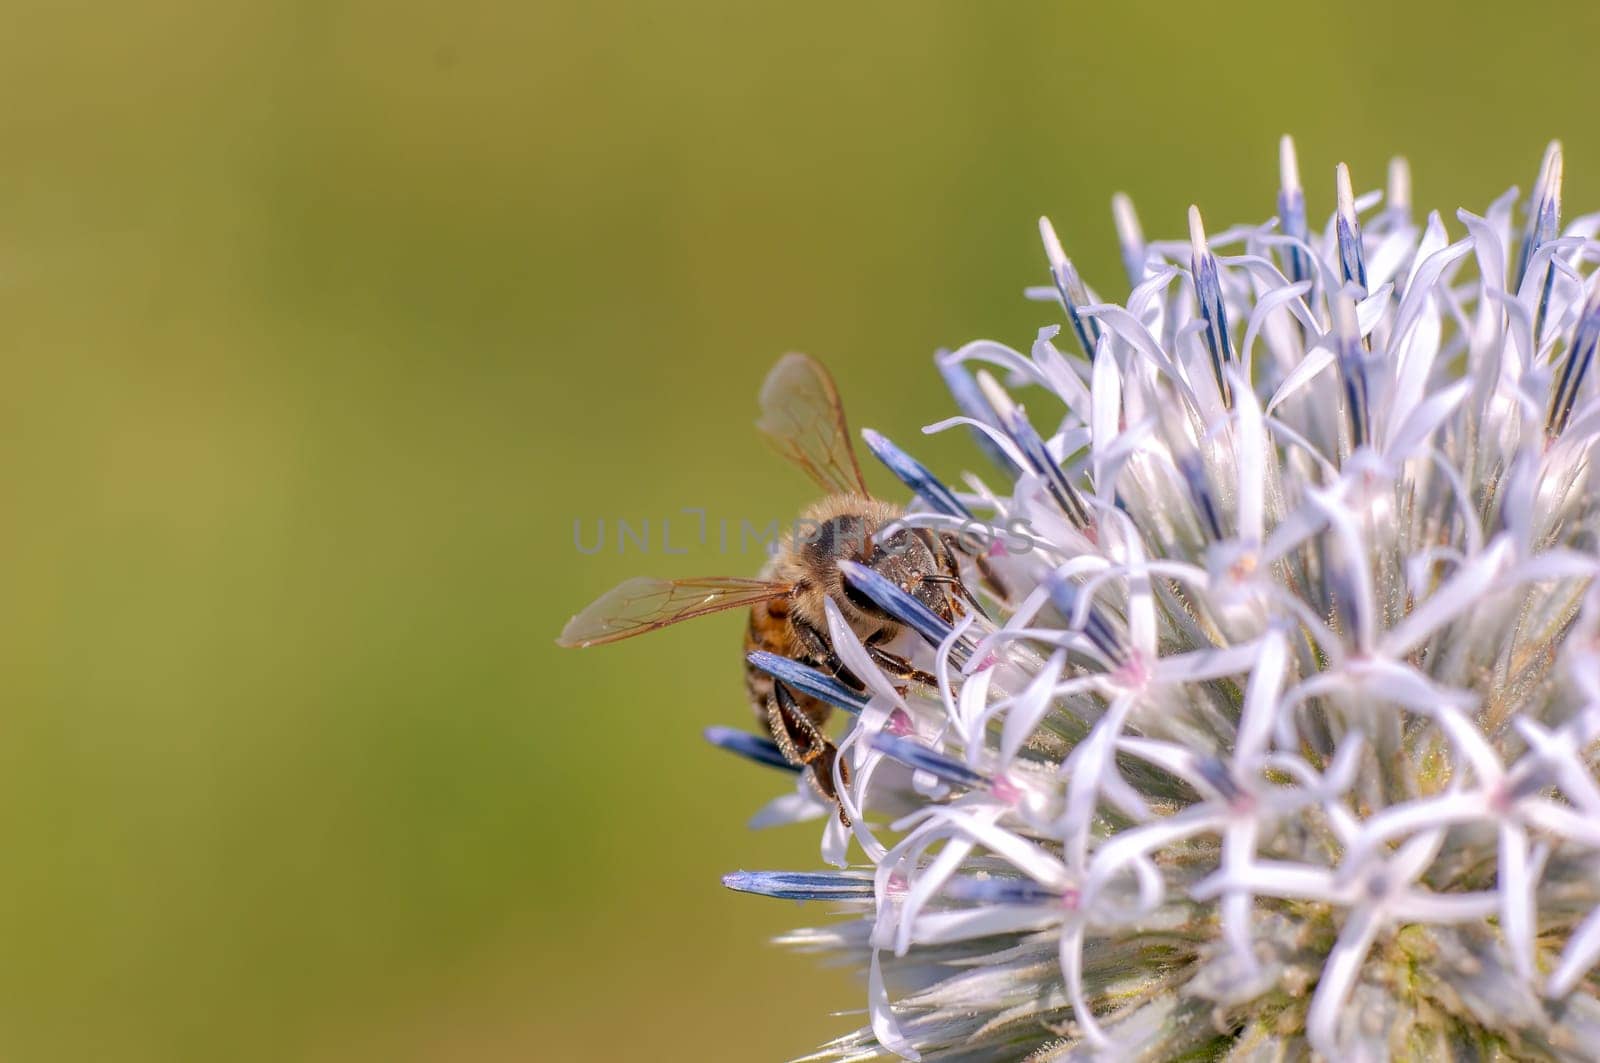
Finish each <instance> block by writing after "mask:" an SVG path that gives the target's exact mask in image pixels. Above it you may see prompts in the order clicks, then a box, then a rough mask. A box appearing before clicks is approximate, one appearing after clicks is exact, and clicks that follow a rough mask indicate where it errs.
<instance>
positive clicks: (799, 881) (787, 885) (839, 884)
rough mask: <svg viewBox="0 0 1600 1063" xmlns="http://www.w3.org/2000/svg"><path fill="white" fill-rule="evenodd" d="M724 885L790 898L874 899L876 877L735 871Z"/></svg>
mask: <svg viewBox="0 0 1600 1063" xmlns="http://www.w3.org/2000/svg"><path fill="white" fill-rule="evenodd" d="M722 884H723V885H724V886H726V887H728V888H729V889H730V890H737V891H738V892H740V893H757V894H760V895H761V896H763V897H777V898H779V899H780V900H786V901H841V900H843V901H870V900H871V899H872V877H871V876H870V875H863V874H860V873H859V872H850V871H735V872H733V873H731V874H727V875H723V876H722Z"/></svg>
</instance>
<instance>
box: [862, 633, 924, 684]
mask: <svg viewBox="0 0 1600 1063" xmlns="http://www.w3.org/2000/svg"><path fill="white" fill-rule="evenodd" d="M882 638H883V633H882V632H878V633H877V634H874V635H872V636H870V637H868V639H867V641H866V642H865V643H863V645H864V646H866V648H867V656H869V657H871V658H872V663H873V664H875V665H877V666H878V667H879V668H882V669H883V670H884V671H885V672H886V673H888V674H889V676H890V677H891V678H894V679H902V680H905V681H907V682H911V683H921V684H922V685H923V686H929V687H936V686H938V685H939V679H938V677H937V676H935V675H932V674H931V673H928V672H924V671H923V670H922V669H920V668H917V667H914V666H913V665H912V664H911V662H910V661H908V660H906V659H905V658H904V657H901V656H900V655H899V654H896V653H890V652H889V651H888V650H886V649H884V648H883V647H882V646H880V645H878V643H879V642H880V641H881V640H882Z"/></svg>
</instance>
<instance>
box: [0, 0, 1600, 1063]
mask: <svg viewBox="0 0 1600 1063" xmlns="http://www.w3.org/2000/svg"><path fill="white" fill-rule="evenodd" d="M3 15H4V24H5V26H6V31H5V33H4V34H3V42H0V356H3V359H4V363H3V364H4V370H5V379H4V382H3V386H0V493H3V499H4V512H5V516H4V518H3V520H0V541H3V547H4V548H3V549H0V578H3V584H0V585H3V586H4V588H5V591H6V593H5V601H6V607H5V608H4V609H0V627H3V631H0V677H3V678H0V684H3V687H0V690H3V695H4V696H3V715H0V720H3V721H4V733H3V740H0V750H3V753H0V757H3V763H0V854H3V871H0V942H3V943H4V947H3V948H0V1057H3V1058H5V1059H8V1060H12V1059H15V1060H215V1059H232V1060H282V1059H294V1060H317V1061H321V1060H352V1059H372V1060H402V1061H404V1060H429V1061H433V1060H495V1061H498V1060H531V1059H551V1060H555V1059H561V1060H565V1059H652V1060H728V1061H747V1060H766V1059H775V1058H780V1057H783V1056H785V1055H791V1054H795V1053H798V1052H800V1051H802V1050H804V1049H807V1048H808V1047H810V1046H812V1045H813V1044H814V1043H816V1042H817V1041H818V1040H820V1039H822V1038H823V1037H824V1036H826V1035H829V1034H832V1033H835V1032H839V1031H842V1030H844V1029H847V1028H849V1027H852V1026H853V1025H855V1024H856V1021H857V1019H856V1018H854V1017H836V1018H830V1017H828V1015H827V1013H828V1012H830V1011H832V1010H838V1009H848V1008H855V1007H858V1006H859V1004H860V1003H861V1002H862V1000H863V999H864V996H863V993H862V990H861V987H860V986H859V985H858V984H856V983H855V981H854V979H853V978H851V977H850V976H849V975H848V974H847V973H845V972H840V971H837V970H829V969H825V968H822V967H820V966H819V965H818V964H817V963H816V962H814V961H812V960H811V959H808V958H805V957H793V956H788V955H785V954H782V953H780V952H779V951H777V950H775V949H773V948H771V947H769V946H768V945H766V944H765V939H766V938H768V937H770V936H771V935H772V934H775V933H777V932H778V931H780V930H782V929H784V928H787V927H789V926H791V925H794V924H797V923H805V922H808V921H810V920H813V919H818V918H820V917H821V913H820V912H815V911H808V910H802V909H797V908H795V907H793V906H789V905H783V904H778V903H776V902H762V901H760V900H757V899H753V898H747V897H739V896H734V895H731V894H728V893H726V892H724V891H723V890H722V889H721V887H720V886H719V885H718V883H717V876H718V875H719V874H720V873H722V872H723V871H726V870H731V869H734V868H738V867H752V868H758V867H787V866H810V865H812V864H813V863H814V862H815V860H816V849H815V843H816V831H815V829H813V827H810V826H807V827H800V828H791V829H787V830H781V831H777V832H771V833H761V834H751V833H749V832H747V831H746V829H745V827H744V823H745V820H746V819H747V817H748V816H749V814H750V813H751V812H752V811H753V810H754V809H755V808H756V807H757V806H758V805H759V804H760V802H762V801H763V800H765V799H766V798H767V797H768V796H771V795H772V794H774V793H776V792H778V788H779V787H780V786H782V785H783V781H782V779H781V778H780V777H779V776H777V775H776V774H775V773H771V772H767V771H764V770H762V769H758V768H754V767H748V766H745V765H742V764H740V763H737V762H735V761H734V760H733V759H731V758H729V757H727V756H726V755H725V754H721V753H718V752H717V751H715V750H712V749H709V748H708V747H706V746H705V745H704V744H703V742H702V740H701V737H700V732H701V730H702V729H703V728H704V727H705V726H706V725H708V724H712V723H725V724H735V725H741V726H742V725H747V723H748V715H747V712H746V709H745V708H744V706H743V704H742V702H741V684H740V678H739V662H738V660H737V652H736V646H737V644H738V640H739V631H740V625H741V623H742V620H741V619H739V618H737V617H734V616H724V617H719V618H716V619H711V620H705V621H703V622H700V623H698V624H694V625H688V626H685V627H682V628H678V629H674V630H672V631H670V632H665V633H662V634H659V635H657V636H655V637H653V638H650V639H646V640H641V641H639V642H637V643H630V644H627V645H621V646H614V647H609V648H605V649H598V650H592V651H588V652H585V653H570V652H562V651H558V650H556V649H555V648H554V647H553V646H552V644H551V640H552V638H553V636H554V635H555V633H556V632H557V630H559V628H560V626H561V623H562V622H563V621H564V620H565V618H566V617H567V616H568V615H569V614H570V613H571V612H573V611H574V610H575V609H576V608H578V607H579V606H581V605H582V604H583V603H584V602H586V601H587V600H588V599H589V598H590V597H592V596H593V595H595V594H597V593H599V592H600V591H602V590H604V589H605V588H607V587H609V586H610V585H611V584H612V583H614V582H615V581H617V580H619V579H621V578H623V577H625V576H629V575H634V574H639V573H642V572H652V573H658V574H662V575H688V574H693V573H697V572H719V571H722V572H731V573H750V572H752V571H753V570H754V569H755V567H756V566H757V564H758V559H757V558H755V557H751V556H744V557H741V556H737V555H735V556H731V557H725V556H719V555H718V553H717V552H716V551H715V550H714V549H710V550H707V549H696V550H694V551H692V552H691V554H690V555H689V556H682V557H678V556H670V557H669V556H663V555H662V554H661V553H660V550H659V542H658V541H657V542H655V544H654V545H655V547H656V549H654V550H653V551H652V556H644V555H643V554H641V553H640V552H639V551H638V550H636V549H630V550H629V551H627V552H625V553H622V554H620V555H619V553H618V552H617V550H616V547H615V541H614V540H613V539H608V541H607V548H606V550H605V552H603V553H601V554H599V555H596V556H592V557H590V556H584V555H582V554H580V553H579V552H578V551H577V550H576V549H575V547H574V541H573V523H574V521H575V520H579V521H584V522H586V523H585V524H584V527H585V529H586V535H589V534H592V531H593V528H594V522H595V521H597V520H600V519H604V520H606V521H608V522H614V521H616V520H617V519H621V518H626V519H629V520H631V521H634V522H638V521H640V520H644V519H649V520H651V521H652V528H653V532H652V534H653V536H655V537H656V539H657V540H658V539H659V521H660V520H661V519H662V518H664V517H671V516H673V515H674V514H676V513H677V512H678V510H679V509H680V507H685V506H703V507H706V508H707V509H708V510H709V512H710V514H711V516H712V518H713V519H716V518H718V517H727V518H730V519H735V520H737V519H738V518H742V517H747V518H749V519H752V520H755V521H758V522H759V523H765V521H766V520H768V519H771V518H775V517H785V516H788V515H790V514H791V513H792V512H793V511H794V510H795V509H797V508H798V506H799V505H800V504H801V503H803V502H805V501H807V500H808V497H809V493H810V489H809V487H808V485H807V484H806V483H805V482H804V481H803V480H802V479H801V478H800V477H799V476H798V475H796V474H794V473H792V472H791V471H790V470H788V469H786V468H784V467H782V466H781V465H780V464H779V463H778V462H777V461H776V460H775V459H772V458H770V457H769V456H768V454H767V453H766V452H765V451H764V449H763V448H762V447H760V446H759V445H758V444H757V442H756V438H755V436H754V433H753V431H752V430H751V421H752V419H753V416H754V394H755V390H756V388H757V385H758V383H759V381H760V379H761V377H762V374H763V373H764V371H765V370H766V368H767V366H768V365H769V364H770V363H771V361H772V359H773V358H774V357H775V356H776V355H777V354H778V353H780V352H782V351H784V350H787V349H804V350H808V351H811V352H813V353H815V354H817V355H819V356H820V357H822V358H824V359H825V360H826V361H827V362H829V363H830V364H831V366H832V367H833V369H834V371H835V373H836V375H837V376H838V377H839V379H840V383H841V387H842V389H843V391H844V393H845V395H846V397H847V400H848V403H849V406H850V409H851V412H852V415H853V419H854V421H855V422H856V423H857V424H870V425H873V426H875V427H878V428H880V429H882V430H883V431H885V432H887V433H888V434H890V435H891V436H892V437H894V438H897V439H899V440H901V441H902V442H903V443H905V444H907V445H909V446H911V447H912V448H913V449H915V450H916V451H917V452H918V453H919V454H921V455H923V456H924V457H925V458H927V459H928V460H929V461H930V462H931V463H933V464H935V466H936V467H940V468H943V469H946V470H947V471H952V472H953V471H955V470H956V469H958V468H959V467H960V465H961V464H962V463H963V462H965V461H966V460H967V454H966V451H965V446H964V444H963V443H962V441H960V440H956V439H935V440H923V439H921V438H919V437H918V434H917V428H918V426H920V425H921V424H923V423H926V422H928V421H932V420H935V419H937V418H939V417H942V416H944V415H946V414H947V413H948V412H949V410H950V404H949V402H948V400H947V399H946V398H945V397H944V396H943V395H942V394H941V391H940V388H939V385H938V383H937V379H936V376H935V374H934V373H933V372H932V371H931V368H930V364H929V356H930V354H931V353H932V352H933V351H934V350H935V349H936V348H937V347H939V346H941V345H954V344H958V343H960V342H963V341H965V340H968V339H971V338H975V337H979V336H987V337H991V338H995V339H1000V340H1005V341H1008V342H1010V343H1012V344H1014V345H1025V344H1026V343H1027V342H1028V341H1029V340H1030V339H1031V337H1032V335H1033V330H1034V329H1035V328H1036V327H1037V326H1038V325H1040V324H1045V323H1049V322H1051V321H1052V320H1054V315H1053V314H1052V313H1051V311H1050V308H1049V307H1045V306H1038V305H1030V304H1026V303H1024V302H1023V301H1022V300H1021V298H1020V290H1021V288H1022V287H1023V286H1024V285H1025V284H1028V283H1037V282H1039V281H1041V280H1043V278H1044V272H1043V257H1042V254H1041V252H1040V251H1039V249H1038V246H1037V243H1036V238H1035V235H1034V220H1035V218H1036V216H1037V215H1038V214H1039V213H1041V212H1048V213H1049V214H1050V215H1051V216H1052V217H1053V218H1054V220H1055V221H1056V224H1057V227H1058V228H1059V229H1060V231H1061V233H1062V235H1063V238H1064V239H1065V240H1066V241H1067V243H1068V245H1069V248H1070V250H1071V251H1072V252H1073V253H1074V255H1075V256H1076V257H1077V259H1078V261H1079V264H1080V266H1081V267H1082V268H1083V271H1084V273H1085V275H1086V276H1087V278H1088V279H1089V281H1090V282H1091V283H1092V284H1096V285H1098V286H1099V287H1100V288H1101V290H1102V291H1103V292H1105V293H1107V294H1111V295H1117V296H1120V295H1121V294H1122V288H1121V283H1120V270H1119V267H1118V265H1117V262H1118V259H1117V256H1116V249H1115V243H1114V240H1113V235H1112V230H1111V225H1110V221H1109V215H1108V211H1107V200H1108V197H1109V196H1110V194H1111V193H1112V192H1113V191H1115V190H1118V189H1121V190H1125V191H1127V192H1129V193H1130V194H1132V195H1133V196H1134V198H1135V200H1136V202H1137V203H1138V204H1139V207H1140V210H1141V214H1142V217H1143V219H1144V222H1145V226H1146V229H1147V231H1148V232H1150V233H1151V234H1152V235H1166V236H1174V235H1180V234H1181V233H1182V231H1183V229H1182V219H1183V214H1182V211H1183V209H1184V207H1185V206H1186V205H1187V204H1188V203H1189V202H1190V201H1191V200H1192V201H1195V202H1198V203H1199V204H1200V205H1201V207H1202V209H1204V210H1205V211H1206V214H1207V217H1208V218H1209V219H1210V220H1211V222H1212V225H1213V226H1214V227H1215V228H1221V227H1223V226H1224V225H1225V224H1227V223H1228V222H1231V221H1236V220H1255V219H1260V218H1263V217H1265V216H1266V215H1267V214H1268V213H1269V212H1270V211H1271V210H1272V208H1273V196H1274V191H1275V186H1276V170H1275V168H1276V140H1277V136H1278V134H1280V133H1281V132H1284V131H1292V132H1294V133H1295V134H1297V136H1298V137H1299V142H1300V147H1301V158H1302V165H1303V167H1304V170H1305V173H1306V176H1307V185H1308V193H1309V197H1310V200H1311V202H1312V204H1313V211H1312V212H1313V214H1314V215H1316V216H1320V215H1322V214H1323V213H1324V212H1325V211H1326V209H1327V207H1328V206H1329V205H1330V200H1331V195H1332V180H1331V176H1332V168H1333V165H1334V163H1335V162H1336V161H1338V160H1340V159H1344V160H1347V161H1348V162H1349V163H1350V164H1351V166H1352V167H1353V169H1354V172H1355V174H1356V177H1357V184H1358V185H1360V186H1362V187H1373V186H1375V185H1377V184H1378V183H1379V182H1380V180H1381V175H1382V166H1383V164H1384V161H1385V159H1386V158H1387V157H1388V155H1390V154H1391V153H1393V152H1396V151H1404V152H1407V153H1408V154H1409V155H1410V157H1411V159H1412V161H1413V163H1414V166H1415V170H1416V188H1417V198H1418V201H1419V202H1420V203H1421V204H1423V205H1434V204H1437V205H1442V206H1445V207H1447V208H1452V209H1453V207H1454V206H1455V205H1457V204H1458V203H1459V204H1467V205H1471V206H1474V207H1480V208H1481V206H1482V205H1483V204H1485V203H1486V202H1487V201H1488V200H1489V199H1490V198H1491V197H1492V196H1493V195H1494V194H1495V193H1496V192H1498V191H1499V190H1500V189H1501V188H1503V187H1504V186H1505V185H1508V184H1510V183H1513V182H1516V183H1521V184H1523V185H1524V186H1526V184H1527V182H1529V181H1530V180H1531V179H1532V178H1533V174H1534V170H1535V168H1536V165H1537V162H1538V156H1539V151H1540V149H1541V147H1542V146H1543V144H1544V141H1545V140H1546V139H1547V138H1549V137H1551V136H1563V137H1565V138H1566V141H1567V160H1568V161H1567V173H1568V186H1567V187H1568V192H1569V195H1568V202H1569V204H1570V207H1569V212H1571V213H1577V212H1579V211H1582V210H1588V209H1595V208H1600V179H1597V175H1600V141H1596V140H1595V139H1593V132H1594V121H1593V114H1594V111H1593V90H1592V86H1591V85H1590V84H1588V83H1587V80H1586V76H1587V75H1586V71H1587V69H1588V67H1589V58H1590V52H1591V50H1592V43H1591V42H1592V41H1593V40H1595V39H1596V37H1595V31H1596V29H1597V28H1600V25H1597V23H1600V8H1597V7H1596V6H1595V5H1592V4H1579V3H1574V4H1570V5H1567V6H1565V7H1562V8H1559V9H1553V10H1548V11H1542V10H1540V9H1539V7H1538V5H1533V4H1524V5H1519V6H1515V7H1506V6H1505V5H1502V4H1488V3H1459V4H1452V5H1448V6H1441V7H1440V9H1439V10H1438V11H1437V12H1426V11H1421V10H1403V9H1400V8H1399V7H1398V6H1397V7H1396V8H1395V9H1393V10H1391V9H1390V7H1389V6H1388V5H1386V4H1367V5H1362V4H1341V5H1283V4H1266V3H1260V4H1249V5H1229V6H1228V9H1227V11H1226V12H1224V11H1222V10H1221V9H1220V8H1212V7H1210V6H1206V7H1202V6H1201V5H1181V6H1180V5H1169V4H1158V3H1145V4H1136V3H1122V4H1116V5H1111V4H1105V5H1093V6H1091V5H1083V4H1065V3H1057V4H1049V5H1047V4H1021V3H989V4H977V3H954V2H942V3H917V4H878V3H873V4H860V3H856V4H837V5H836V4H831V3H821V4H819V3H812V4H805V5H785V6H783V7H779V6H777V5H738V4H721V5H718V4H706V3H698V2H689V0H682V2H678V3H671V4H668V3H661V4H649V3H625V4H610V5H579V4H573V5H560V6H557V5H554V4H550V3H535V4H533V5H508V4H501V3H482V2H476V0H456V2H453V3H449V4H434V5H414V4H401V3H338V2H303V3H295V2H282V3H241V2H227V0H222V2H213V3H197V2H181V0H176V2H175V0H164V2H163V0H155V2H150V3H144V4H138V5H110V4H91V3H74V2H62V0H56V2H52V3H48V4H42V3H29V2H17V0H10V2H8V3H6V4H5V5H4V8H3ZM1451 225H1452V231H1453V232H1456V233H1459V232H1460V227H1459V225H1458V224H1456V223H1454V221H1453V219H1451ZM873 475H874V476H877V474H876V473H874V474H873ZM875 482H876V483H878V484H879V485H881V486H884V487H887V483H886V481H885V480H884V478H882V477H877V478H876V480H875ZM685 527H686V526H685ZM678 530H679V529H677V528H675V531H678ZM611 531H614V524H612V525H611V527H610V528H609V529H608V533H609V532H611ZM680 541H681V540H680Z"/></svg>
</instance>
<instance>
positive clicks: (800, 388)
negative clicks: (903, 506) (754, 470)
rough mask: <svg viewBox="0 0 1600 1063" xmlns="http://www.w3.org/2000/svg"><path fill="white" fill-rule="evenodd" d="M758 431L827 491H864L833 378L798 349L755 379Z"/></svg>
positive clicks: (864, 486)
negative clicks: (758, 382) (763, 376)
mask: <svg viewBox="0 0 1600 1063" xmlns="http://www.w3.org/2000/svg"><path fill="white" fill-rule="evenodd" d="M756 427H757V428H759V429H760V430H761V434H762V435H764V436H766V437H767V439H768V440H770V441H771V442H772V444H773V446H775V447H777V449H778V453H780V454H782V455H783V456H784V457H786V458H788V459H789V460H790V461H792V462H794V463H795V464H796V465H798V466H799V467H800V468H801V470H802V471H804V472H805V474H806V475H807V476H809V477H811V479H812V480H813V481H815V482H816V484H817V486H819V487H821V488H822V489H823V490H825V491H827V492H829V493H830V494H863V495H864V494H867V493H868V492H867V485H866V483H865V482H864V481H863V480H862V479H861V467H860V466H859V465H857V464H856V455H855V451H854V449H852V448H851V446H850V433H849V430H848V429H846V427H845V423H844V405H843V403H841V402H840V401H839V391H838V389H837V388H835V387H834V386H833V378H832V377H831V376H829V375H828V371H827V370H826V369H824V368H822V366H821V364H820V363H818V362H816V361H815V360H813V359H811V358H808V357H806V356H805V355H803V354H786V355H784V356H783V357H782V358H780V359H778V364H777V365H775V366H773V367H772V372H770V373H768V374H767V379H766V381H765V382H764V383H763V384H762V385H761V419H760V420H759V421H757V422H756Z"/></svg>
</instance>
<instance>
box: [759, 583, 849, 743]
mask: <svg viewBox="0 0 1600 1063" xmlns="http://www.w3.org/2000/svg"><path fill="white" fill-rule="evenodd" d="M757 650H761V651H763V652H765V653H774V654H777V655H778V656H780V657H788V658H789V659H790V660H796V661H801V662H802V663H810V662H809V656H808V655H807V654H806V653H804V651H803V647H802V646H801V644H800V640H799V639H797V638H796V637H795V634H794V628H793V627H792V626H791V621H790V619H789V600H788V599H787V598H776V599H774V600H772V601H770V602H761V603H759V604H757V605H754V606H752V607H751V609H750V623H749V625H748V626H747V627H746V628H745V633H744V652H745V654H746V655H748V654H750V653H753V652H755V651H757ZM772 684H773V679H772V677H771V676H770V675H768V674H767V673H766V672H763V671H762V670H761V669H759V668H757V667H755V666H754V665H752V664H750V663H749V662H748V661H747V662H746V663H745V667H744V686H745V693H746V695H748V697H749V698H750V711H752V712H754V713H755V715H756V719H757V720H759V721H761V723H762V725H763V726H765V724H766V723H767V701H768V699H770V698H771V697H772ZM793 693H794V695H795V701H796V702H797V703H798V704H799V706H800V710H801V711H802V712H804V713H805V714H806V715H807V716H808V717H810V718H811V720H812V722H814V723H816V724H817V725H819V726H820V725H821V724H822V723H823V721H825V720H826V719H827V718H828V714H829V713H830V712H832V711H833V709H832V706H830V705H829V704H828V703H827V702H825V701H818V700H817V699H816V698H813V697H810V696H808V695H806V694H802V693H800V692H799V691H793Z"/></svg>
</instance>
